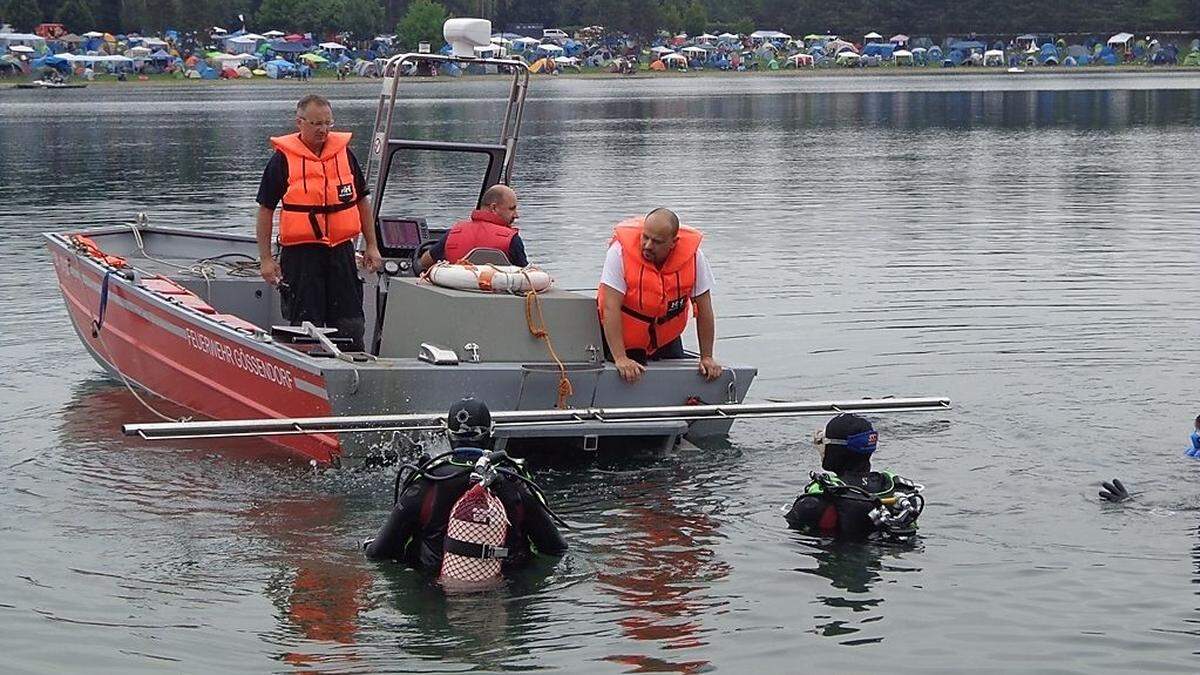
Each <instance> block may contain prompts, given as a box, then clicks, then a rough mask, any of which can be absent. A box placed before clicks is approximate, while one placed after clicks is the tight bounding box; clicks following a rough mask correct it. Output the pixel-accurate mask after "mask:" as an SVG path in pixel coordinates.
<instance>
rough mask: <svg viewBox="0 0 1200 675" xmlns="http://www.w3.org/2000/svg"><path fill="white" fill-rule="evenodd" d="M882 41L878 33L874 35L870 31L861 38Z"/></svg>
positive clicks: (873, 32)
mask: <svg viewBox="0 0 1200 675" xmlns="http://www.w3.org/2000/svg"><path fill="white" fill-rule="evenodd" d="M882 39H883V36H882V35H880V34H879V33H876V32H875V31H871V32H870V33H867V34H866V35H864V36H863V40H882Z"/></svg>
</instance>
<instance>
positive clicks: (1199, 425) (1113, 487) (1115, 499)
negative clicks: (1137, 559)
mask: <svg viewBox="0 0 1200 675" xmlns="http://www.w3.org/2000/svg"><path fill="white" fill-rule="evenodd" d="M1193 428H1194V430H1193V431H1192V435H1191V436H1189V437H1188V441H1189V442H1188V447H1187V448H1186V449H1184V451H1183V454H1184V455H1186V456H1188V457H1194V458H1196V459H1200V415H1197V416H1196V421H1195V423H1194V424H1193ZM1100 499H1103V500H1104V501H1106V502H1112V503H1114V504H1116V503H1119V502H1124V501H1128V500H1130V499H1133V496H1132V495H1130V494H1129V490H1128V489H1127V488H1126V487H1125V486H1124V485H1123V484H1122V483H1121V481H1120V479H1118V478H1114V479H1112V481H1111V482H1110V481H1104V482H1103V483H1101V484H1100Z"/></svg>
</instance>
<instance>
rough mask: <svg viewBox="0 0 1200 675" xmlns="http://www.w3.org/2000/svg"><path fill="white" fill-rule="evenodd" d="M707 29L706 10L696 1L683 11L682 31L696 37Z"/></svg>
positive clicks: (693, 0)
mask: <svg viewBox="0 0 1200 675" xmlns="http://www.w3.org/2000/svg"><path fill="white" fill-rule="evenodd" d="M707 29H708V10H707V9H705V8H704V5H702V4H700V3H699V2H698V1H697V0H692V4H690V5H688V6H687V9H685V10H684V11H683V30H684V31H686V32H687V34H688V35H692V36H696V35H700V34H702V33H704V31H705V30H707Z"/></svg>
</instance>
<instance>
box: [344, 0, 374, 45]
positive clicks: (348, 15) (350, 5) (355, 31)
mask: <svg viewBox="0 0 1200 675" xmlns="http://www.w3.org/2000/svg"><path fill="white" fill-rule="evenodd" d="M339 4H341V11H340V12H338V14H337V20H338V23H339V24H340V25H339V28H340V30H339V31H338V32H346V33H350V34H351V35H352V36H354V37H355V38H357V39H360V40H369V39H371V38H373V37H375V34H376V33H378V32H379V31H380V29H382V28H383V5H381V4H379V2H377V0H340V3H339Z"/></svg>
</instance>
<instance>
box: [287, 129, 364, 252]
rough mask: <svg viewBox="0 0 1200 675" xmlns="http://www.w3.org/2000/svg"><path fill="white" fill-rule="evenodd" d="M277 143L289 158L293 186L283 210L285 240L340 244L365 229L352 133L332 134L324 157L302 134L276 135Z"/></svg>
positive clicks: (289, 175)
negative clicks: (352, 153)
mask: <svg viewBox="0 0 1200 675" xmlns="http://www.w3.org/2000/svg"><path fill="white" fill-rule="evenodd" d="M271 144H272V145H274V146H275V148H276V149H277V150H279V151H280V152H281V153H283V156H284V157H285V158H286V159H287V163H288V164H287V174H288V185H287V191H286V192H284V194H283V205H282V208H283V210H282V212H281V213H280V214H279V241H280V243H282V244H283V245H284V246H290V245H292V244H314V243H315V244H326V245H328V246H337V245H338V244H340V243H342V242H344V241H349V240H350V239H353V238H354V237H357V236H358V235H359V233H360V232H361V231H362V220H361V219H360V217H359V215H358V208H357V207H358V201H359V199H361V198H362V195H360V194H358V190H357V189H356V188H355V185H354V172H353V170H352V169H351V168H350V155H349V152H348V151H347V149H346V148H347V147H348V146H349V145H350V134H349V133H345V132H330V133H329V136H328V137H326V139H325V147H323V148H322V149H321V154H320V156H318V155H317V154H316V153H314V152H313V151H312V150H310V149H309V148H308V146H307V145H305V144H304V142H303V141H301V140H300V134H299V133H295V134H288V135H287V136H275V137H272V138H271Z"/></svg>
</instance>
